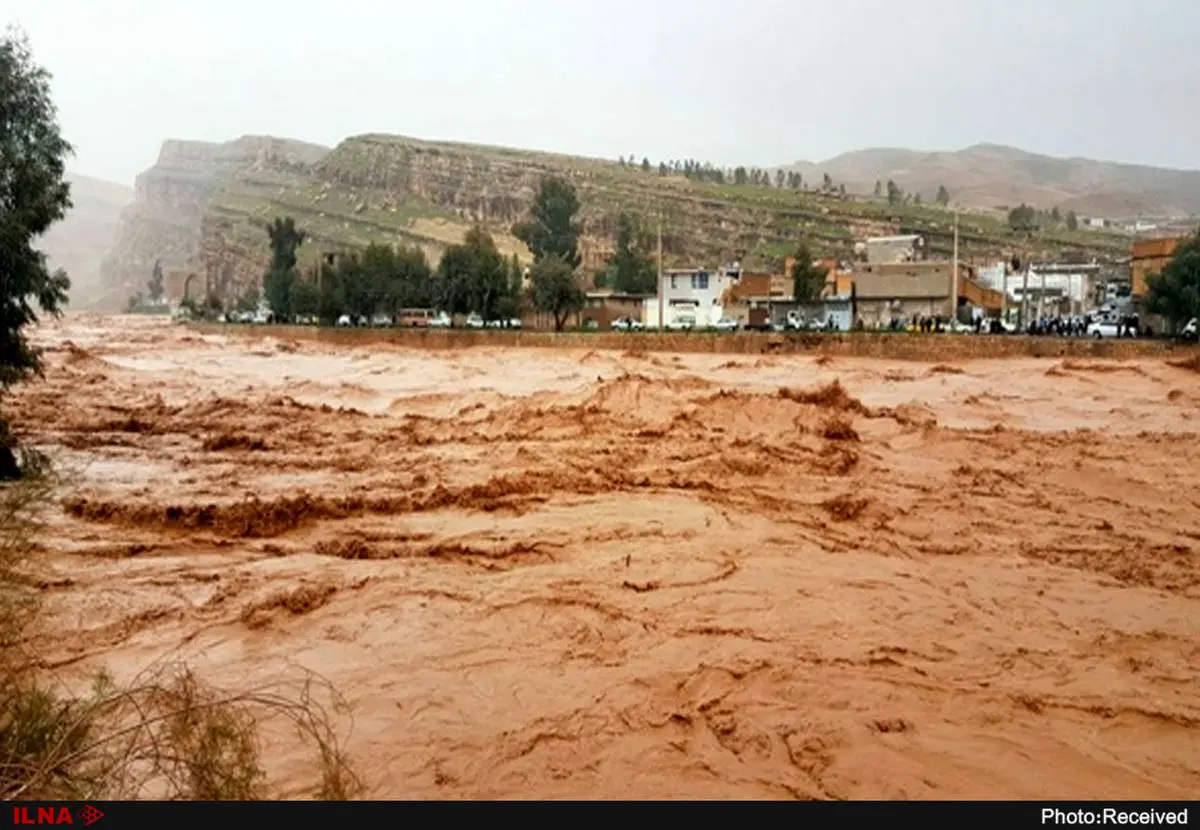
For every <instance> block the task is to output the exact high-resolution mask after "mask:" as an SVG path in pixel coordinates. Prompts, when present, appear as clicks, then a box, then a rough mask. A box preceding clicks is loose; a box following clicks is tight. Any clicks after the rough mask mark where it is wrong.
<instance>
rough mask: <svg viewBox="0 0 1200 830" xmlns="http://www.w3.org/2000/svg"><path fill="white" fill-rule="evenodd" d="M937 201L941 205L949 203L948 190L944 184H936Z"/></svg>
mask: <svg viewBox="0 0 1200 830" xmlns="http://www.w3.org/2000/svg"><path fill="white" fill-rule="evenodd" d="M937 203H938V204H939V205H941V206H942V207H945V206H946V205H948V204H950V191H949V190H947V189H946V185H944V184H939V185H938V191H937Z"/></svg>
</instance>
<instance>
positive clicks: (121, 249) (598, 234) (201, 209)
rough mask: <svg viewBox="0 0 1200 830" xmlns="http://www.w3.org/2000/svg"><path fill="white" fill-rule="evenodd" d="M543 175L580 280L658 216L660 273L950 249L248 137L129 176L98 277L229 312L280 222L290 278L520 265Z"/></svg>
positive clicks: (866, 205)
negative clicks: (180, 283) (405, 260)
mask: <svg viewBox="0 0 1200 830" xmlns="http://www.w3.org/2000/svg"><path fill="white" fill-rule="evenodd" d="M547 174H554V175H558V176H562V177H564V178H567V179H568V180H570V181H571V182H572V183H573V184H574V185H575V187H576V188H577V190H578V192H579V197H580V201H581V203H582V210H581V215H580V220H581V222H582V224H583V230H584V236H583V239H582V240H581V244H580V248H581V253H582V254H583V258H584V266H583V267H584V270H585V272H589V273H590V272H591V271H593V270H594V269H597V268H599V267H600V266H602V264H603V263H604V261H605V259H606V258H607V256H608V254H609V253H610V252H611V250H612V247H613V243H614V239H613V234H614V230H615V218H616V216H617V215H618V214H619V213H621V212H630V213H633V214H635V215H638V216H640V217H642V219H643V220H644V221H645V222H646V224H647V226H648V227H647V229H648V230H651V231H653V229H654V224H655V218H656V217H658V216H661V217H662V225H663V250H664V254H665V260H666V265H667V266H668V267H670V266H673V265H693V266H695V265H700V266H707V267H715V266H717V265H720V264H722V263H724V262H728V261H729V260H732V259H740V260H741V261H742V262H743V264H745V265H746V266H747V267H749V268H752V269H756V270H778V269H780V268H781V267H782V263H783V260H784V258H785V257H786V256H788V255H790V254H791V253H792V252H793V251H794V250H795V246H796V244H797V242H798V241H799V240H801V239H804V240H806V241H807V242H809V243H810V245H811V246H812V248H813V249H814V252H815V253H817V254H818V255H821V256H840V257H843V258H851V257H853V255H854V243H855V242H856V241H857V240H860V239H862V238H864V237H867V236H879V235H887V234H893V233H919V234H922V235H924V236H925V237H926V239H927V240H928V248H929V249H930V250H931V251H932V252H934V253H935V254H937V255H946V256H948V255H949V252H950V247H951V239H952V234H951V222H950V217H949V215H948V214H946V213H945V212H944V211H940V210H938V209H936V208H929V207H924V208H920V207H908V206H896V207H890V206H888V205H887V204H886V203H884V202H882V201H881V200H869V199H853V198H841V199H839V198H837V197H834V196H823V195H819V194H816V193H808V192H797V191H790V190H783V189H778V188H763V187H733V186H723V185H712V184H704V183H697V182H694V181H689V180H687V179H685V178H683V177H682V176H675V175H659V174H658V172H657V170H655V171H650V172H643V171H642V170H640V169H634V168H630V167H625V166H621V165H618V164H616V163H614V162H610V161H604V160H599V159H586V158H577V157H571V156H563V155H552V154H547V153H536V152H527V151H521V150H512V149H505V148H496V147H485V146H478V145H467V144H453V143H444V142H428V141H421V140H418V139H412V138H406V137H402V136H387V135H363V136H356V137H353V138H349V139H346V140H345V141H343V142H341V143H340V144H339V145H338V146H337V147H336V148H335V149H333V150H327V149H326V148H322V147H316V146H314V145H309V144H302V143H300V142H293V141H287V140H282V139H272V138H263V137H246V138H241V139H238V140H236V141H231V142H227V143H225V144H206V143H202V142H188V141H169V142H167V143H165V144H164V145H163V148H162V152H161V153H160V156H159V160H158V162H157V163H156V164H155V165H154V167H152V168H151V169H150V170H148V171H146V172H145V173H144V174H143V175H142V176H140V177H139V178H138V183H137V198H136V201H135V203H134V205H133V206H132V207H131V208H130V209H129V211H128V212H127V215H126V217H125V221H124V222H123V225H122V233H121V238H120V240H119V241H118V243H117V246H116V248H115V249H114V251H113V255H112V256H111V257H110V258H109V262H108V263H107V265H108V267H109V270H110V274H111V279H112V280H114V281H119V280H126V281H129V282H130V284H131V285H135V286H137V287H140V286H141V285H142V284H143V283H144V282H145V280H146V278H147V277H148V276H149V274H150V271H151V269H152V268H153V263H154V260H155V259H162V260H163V261H164V265H165V266H166V267H168V268H170V269H191V270H192V272H193V273H197V274H198V275H200V276H201V279H200V280H198V281H193V284H194V285H195V286H196V288H198V289H200V290H203V289H204V287H205V286H206V285H207V286H208V287H210V288H211V289H212V290H214V291H216V292H218V293H219V294H220V295H222V296H223V297H224V298H225V299H231V298H232V297H234V296H237V295H239V294H242V293H244V292H245V291H246V289H248V288H250V287H252V286H257V285H259V284H260V282H261V279H262V275H263V274H264V273H265V271H266V268H267V265H268V263H269V246H268V239H267V234H266V227H267V226H268V225H269V224H270V222H271V221H272V220H273V219H274V218H276V217H282V216H291V217H292V218H293V219H295V221H296V223H297V224H298V225H299V226H300V227H301V228H302V229H304V230H305V231H306V232H307V234H308V240H309V241H308V242H307V243H306V244H305V245H304V246H302V248H301V250H300V251H299V259H300V264H301V266H302V267H306V266H311V265H313V264H314V263H315V262H317V261H318V259H319V258H320V257H321V255H323V254H325V253H331V252H335V251H336V252H344V251H347V250H355V249H361V248H363V247H365V246H366V245H368V244H370V243H372V242H381V243H385V244H392V245H397V244H407V245H417V246H420V247H421V248H422V249H423V250H424V251H425V252H426V255H427V256H428V257H429V258H430V259H431V260H432V261H436V259H437V257H438V256H440V254H441V252H442V251H443V250H445V248H446V247H447V246H448V245H451V244H454V243H456V242H459V241H461V239H462V237H463V235H464V234H465V232H466V231H467V230H468V229H469V227H470V226H471V224H472V223H474V222H481V223H483V224H484V225H485V226H486V227H487V228H488V230H489V231H490V232H491V233H492V235H493V237H494V238H495V239H496V242H497V245H498V246H499V247H500V250H501V251H502V252H503V253H504V254H505V255H506V256H507V255H510V254H516V255H517V256H518V257H520V258H522V259H525V260H526V261H527V260H528V259H529V252H528V251H527V250H526V249H525V248H524V246H523V245H522V244H521V243H519V242H518V241H517V240H515V239H514V238H513V237H512V235H511V233H510V229H511V226H512V225H513V223H515V222H517V221H520V220H521V219H522V218H524V217H525V216H526V215H527V213H528V211H529V208H530V206H531V204H532V201H533V197H534V193H535V191H536V189H537V186H538V183H539V181H540V179H541V178H542V177H543V176H545V175H547ZM1079 238H1082V237H1079ZM1087 240H1088V241H1087V244H1086V245H1083V244H1081V243H1080V242H1079V241H1078V239H1068V238H1063V239H1054V238H1051V237H1050V236H1046V235H1044V236H1043V237H1042V238H1040V239H1039V243H1041V245H1042V247H1043V249H1044V250H1042V251H1037V252H1035V251H1032V250H1030V248H1031V242H1030V240H1028V239H1023V238H1017V237H1014V235H1013V234H1012V233H1011V232H1010V231H1009V230H1008V229H1007V228H1006V227H1005V226H1004V225H1003V223H1001V222H998V221H997V220H995V219H994V218H991V217H987V216H964V219H963V223H962V234H961V239H960V253H961V254H962V255H963V256H964V257H965V258H967V259H968V260H969V259H970V258H972V257H974V258H976V259H979V260H984V261H986V260H988V259H995V258H1001V257H1003V258H1005V259H1007V258H1009V257H1010V256H1011V255H1012V254H1014V253H1020V254H1022V255H1023V256H1051V255H1056V254H1061V253H1064V252H1067V253H1071V252H1074V253H1087V254H1088V255H1099V256H1103V255H1104V254H1105V253H1106V252H1112V251H1118V250H1120V249H1123V247H1124V245H1125V244H1126V243H1125V242H1124V241H1123V240H1115V241H1114V238H1108V237H1105V236H1104V235H1100V234H1089V235H1087ZM1089 246H1090V247H1089ZM1105 246H1108V247H1107V248H1106V247H1105Z"/></svg>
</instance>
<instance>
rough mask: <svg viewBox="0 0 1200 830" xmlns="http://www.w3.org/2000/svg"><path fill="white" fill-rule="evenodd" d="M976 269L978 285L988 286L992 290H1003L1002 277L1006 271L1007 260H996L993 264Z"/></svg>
mask: <svg viewBox="0 0 1200 830" xmlns="http://www.w3.org/2000/svg"><path fill="white" fill-rule="evenodd" d="M977 270H978V274H979V280H978V282H979V283H980V285H983V286H985V287H987V288H990V289H992V290H993V291H1003V290H1004V277H1005V275H1006V274H1007V273H1008V263H1007V262H997V263H996V264H995V265H988V266H985V267H983V268H979V269H977Z"/></svg>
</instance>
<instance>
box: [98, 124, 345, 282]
mask: <svg viewBox="0 0 1200 830" xmlns="http://www.w3.org/2000/svg"><path fill="white" fill-rule="evenodd" d="M327 152H328V148H326V147H320V146H317V145H313V144H306V143H304V142H299V141H291V140H286V139H277V138H271V137H269V136H244V137H242V138H239V139H236V140H234V141H229V142H225V143H222V144H217V143H210V142H202V141H177V140H170V141H166V142H164V143H163V146H162V149H161V150H160V152H159V155H158V160H157V161H156V162H155V164H154V166H153V167H151V168H149V169H148V170H146V171H145V172H143V173H142V174H141V175H139V176H138V177H137V181H136V183H135V185H134V201H133V204H131V205H130V206H129V207H128V208H127V209H126V210H125V211H124V213H123V214H122V216H121V223H120V229H119V231H118V235H117V240H116V242H115V244H114V246H113V248H112V250H111V251H110V253H109V255H108V256H107V257H106V258H105V260H104V263H103V264H102V266H101V271H102V275H103V279H104V281H105V282H106V283H107V284H108V285H109V286H110V287H112V288H114V289H123V290H125V291H127V292H132V291H137V290H142V289H143V287H144V284H145V282H146V280H147V279H149V277H150V274H151V272H152V270H153V268H154V262H155V260H162V262H163V265H164V268H166V269H168V270H170V271H176V272H178V271H190V272H197V273H203V272H204V270H205V261H204V258H203V257H202V255H201V251H202V245H201V240H202V228H203V225H204V222H205V219H206V217H207V216H208V215H209V214H210V211H211V210H212V209H213V207H214V197H215V196H216V195H217V194H218V193H219V192H220V191H221V190H222V189H223V188H224V187H225V185H226V184H228V183H229V182H230V181H231V180H232V179H233V178H235V177H236V176H238V175H239V174H242V173H246V172H249V171H255V170H269V171H278V173H279V174H280V175H284V176H292V177H303V176H305V175H306V174H307V170H308V167H309V166H310V165H311V164H313V163H315V162H316V161H318V160H319V159H320V158H321V157H322V156H323V155H325V154H326V153H327ZM169 287H174V281H172V285H171V286H169Z"/></svg>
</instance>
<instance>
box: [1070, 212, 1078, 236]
mask: <svg viewBox="0 0 1200 830" xmlns="http://www.w3.org/2000/svg"><path fill="white" fill-rule="evenodd" d="M1067 230H1069V231H1077V230H1079V217H1078V216H1076V215H1075V211H1073V210H1069V211H1067Z"/></svg>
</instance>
